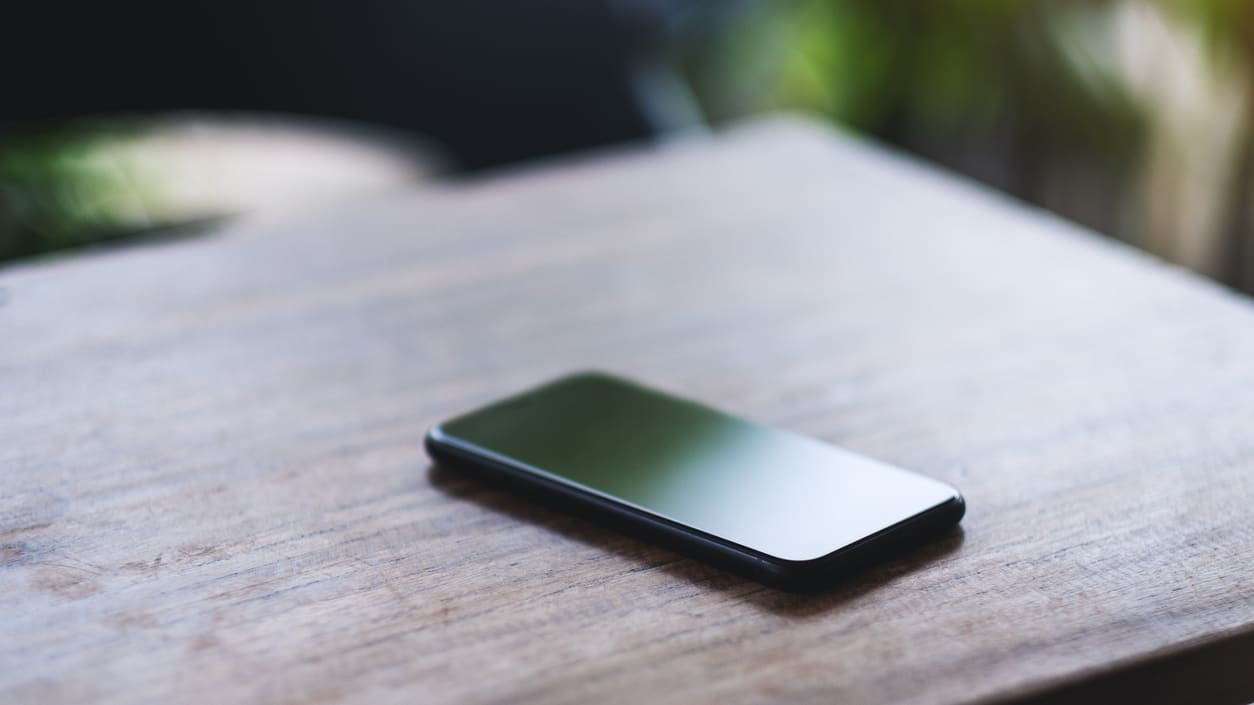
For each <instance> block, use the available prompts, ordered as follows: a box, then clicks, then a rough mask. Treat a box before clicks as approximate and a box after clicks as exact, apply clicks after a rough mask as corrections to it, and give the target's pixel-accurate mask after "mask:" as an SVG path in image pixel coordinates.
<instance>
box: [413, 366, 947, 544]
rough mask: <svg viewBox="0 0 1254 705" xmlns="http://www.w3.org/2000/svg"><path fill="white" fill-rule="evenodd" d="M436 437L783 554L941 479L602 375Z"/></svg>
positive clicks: (851, 538) (910, 501)
mask: <svg viewBox="0 0 1254 705" xmlns="http://www.w3.org/2000/svg"><path fill="white" fill-rule="evenodd" d="M435 433H437V434H438V435H439V436H440V438H441V439H442V440H444V441H446V442H452V443H456V444H457V445H460V446H466V447H470V448H472V449H473V450H474V452H476V453H478V454H481V455H484V456H487V457H495V458H496V459H498V460H500V461H503V462H507V463H509V464H510V465H512V466H515V467H522V468H523V469H524V470H525V471H527V472H531V473H535V474H538V475H542V476H544V477H547V478H548V479H550V480H556V481H558V482H560V483H563V484H566V485H571V486H574V487H576V488H579V489H582V490H585V491H587V492H591V493H594V494H597V495H601V496H602V497H605V498H609V499H612V500H616V501H619V502H623V503H626V504H629V505H631V506H633V507H634V508H636V509H638V510H642V511H645V512H647V513H650V514H653V515H656V516H659V517H663V518H665V519H668V520H670V521H673V522H677V523H679V524H682V525H685V526H688V527H691V528H694V529H697V530H699V531H703V532H706V533H708V534H713V535H715V536H717V537H721V538H722V539H725V540H727V541H731V542H733V543H736V544H739V545H741V546H745V547H748V548H750V549H753V550H755V551H758V552H761V553H765V554H767V555H769V556H773V557H775V558H779V559H783V560H789V561H809V560H814V559H817V558H820V557H822V556H826V555H828V554H830V553H832V552H834V551H836V550H838V549H840V548H842V547H844V546H846V545H849V544H852V543H854V542H856V541H858V540H860V539H863V538H866V537H868V536H871V535H872V534H875V533H876V532H879V531H881V530H883V529H886V528H888V527H890V526H892V525H894V524H897V523H898V522H902V521H904V520H906V519H909V518H911V517H913V516H915V515H917V514H920V513H922V512H925V511H927V510H928V509H931V508H933V507H936V506H938V505H941V504H944V503H946V502H950V501H952V500H953V499H954V498H955V497H956V496H957V494H958V493H957V491H956V490H955V489H954V488H953V487H950V486H949V485H946V484H944V483H942V482H938V481H936V480H932V479H929V478H926V477H923V476H921V475H917V474H914V473H911V472H908V471H905V470H902V469H900V468H896V467H893V466H891V465H887V464H885V463H881V462H878V461H875V460H872V459H870V458H866V457H863V456H860V455H857V454H855V453H852V452H849V451H845V450H842V449H840V448H837V447H835V446H831V445H828V444H826V443H823V442H820V441H817V440H814V439H812V438H808V437H805V436H802V435H798V434H795V433H790V432H788V431H783V430H779V429H774V428H770V427H767V426H763V425H760V424H756V423H752V422H749V421H746V420H743V419H739V418H736V417H734V416H730V415H728V414H725V413H722V412H719V411H716V410H714V409H710V408H707V407H704V406H701V405H699V404H696V403H694V402H690V401H686V400H683V399H679V398H676V397H672V396H670V395H667V394H664V393H662V392H658V391H654V390H651V389H647V388H645V387H641V386H638V385H636V384H633V383H630V382H627V381H625V380H621V379H617V378H614V377H611V376H608V375H602V374H582V375H577V376H574V377H567V378H565V379H562V380H558V381H557V382H554V383H551V384H549V385H546V386H543V387H540V388H538V389H536V390H533V391H531V392H527V393H525V394H522V395H519V396H517V397H513V398H510V399H506V400H505V401H502V402H499V403H497V404H494V405H492V406H489V407H486V408H483V409H480V410H478V411H475V412H471V413H469V414H466V415H465V416H461V417H458V418H456V419H453V420H452V421H449V422H447V423H445V424H443V425H442V426H441V427H440V428H439V429H437V430H436V431H435Z"/></svg>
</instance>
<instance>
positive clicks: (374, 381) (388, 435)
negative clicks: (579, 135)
mask: <svg viewBox="0 0 1254 705" xmlns="http://www.w3.org/2000/svg"><path fill="white" fill-rule="evenodd" d="M0 287H3V289H4V290H5V292H6V294H5V303H4V305H3V306H0V469H2V474H0V565H2V566H3V568H2V569H0V595H3V603H2V604H3V607H2V608H0V702H4V703H10V704H16V703H78V702H83V703H88V702H90V703H121V702H127V703H170V702H204V703H227V702H249V703H323V702H353V703H375V702H396V703H416V702H417V703H487V702H504V701H508V702H546V703H572V704H573V703H594V702H643V703H650V704H652V705H659V704H664V703H720V704H721V703H746V702H767V701H769V702H814V703H959V702H1002V701H1006V700H1013V699H1015V698H1039V699H1041V700H1043V701H1059V702H1064V701H1065V702H1077V701H1083V700H1084V699H1089V700H1098V699H1101V698H1105V697H1112V693H1118V694H1120V696H1128V697H1131V696H1133V695H1136V696H1137V697H1141V698H1143V701H1145V702H1154V701H1172V700H1175V699H1177V698H1183V697H1185V696H1187V697H1188V699H1189V700H1190V701H1191V702H1206V701H1208V700H1210V701H1213V702H1240V701H1241V700H1242V699H1246V700H1247V701H1248V700H1254V675H1251V669H1250V667H1249V666H1250V664H1251V663H1254V423H1252V422H1254V309H1252V308H1251V306H1250V304H1249V303H1248V302H1247V301H1246V300H1244V299H1241V298H1239V297H1237V296H1235V295H1232V294H1230V293H1228V292H1226V291H1224V290H1222V289H1220V288H1218V287H1217V286H1215V285H1212V284H1209V283H1206V282H1203V281H1200V280H1198V279H1196V278H1194V277H1192V276H1190V275H1188V274H1186V273H1183V272H1181V271H1177V270H1174V269H1171V268H1169V267H1166V266H1164V265H1162V264H1159V263H1158V262H1156V261H1154V260H1151V259H1149V258H1147V257H1145V256H1143V255H1140V254H1138V253H1136V252H1134V251H1132V250H1130V249H1128V248H1125V247H1121V246H1118V245H1115V244H1112V243H1110V242H1107V241H1105V240H1101V239H1099V238H1097V237H1095V236H1093V235H1091V234H1089V233H1086V232H1083V231H1080V230H1078V229H1077V228H1075V227H1073V226H1070V225H1067V224H1066V223H1063V222H1060V221H1058V220H1056V219H1054V218H1052V217H1050V216H1049V215H1046V214H1044V213H1040V212H1037V211H1033V210H1030V209H1027V208H1025V207H1023V206H1021V205H1019V204H1017V203H1014V202H1012V201H1010V200H1007V199H1006V198H1003V197H1001V196H998V195H996V194H993V193H990V192H987V191H984V190H982V189H980V188H977V187H973V186H971V185H969V184H966V183H963V182H961V181H960V180H958V179H956V178H955V177H953V176H951V175H947V174H943V173H938V172H936V171H933V170H929V169H927V168H924V167H921V166H920V165H918V164H915V163H913V162H911V161H909V160H907V159H904V158H902V157H900V156H896V155H893V154H890V153H886V152H885V151H884V150H882V149H879V148H877V147H874V146H870V145H867V144H865V143H859V142H857V141H854V140H852V139H851V138H849V137H846V136H842V135H838V134H834V133H832V132H829V131H827V130H826V129H824V128H821V127H818V126H814V125H811V124H808V123H805V122H802V121H798V120H773V121H766V122H761V123H757V124H752V125H749V126H745V127H742V128H739V129H735V130H731V131H730V132H728V133H724V134H721V135H718V136H715V137H711V138H708V139H707V138H697V139H693V140H689V141H685V142H681V143H679V144H674V145H669V146H666V147H657V148H653V149H637V150H623V151H621V152H620V153H618V154H610V155H602V156H598V157H592V158H583V159H578V160H574V161H569V162H567V163H564V164H555V165H551V166H542V167H539V168H531V169H522V170H514V171H511V172H505V173H501V174H498V175H495V176H492V177H490V178H486V179H483V180H479V181H474V182H469V183H460V184H455V185H448V186H442V187H437V188H434V189H428V190H423V191H416V192H414V193H410V194H405V195H401V196H399V197H395V198H387V199H380V200H378V201H377V202H372V203H365V204H361V205H360V206H359V207H356V208H354V209H352V210H348V211H337V212H335V213H334V214H332V215H320V216H317V217H316V218H311V219H309V220H308V221H307V222H302V223H300V224H292V223H287V224H270V225H245V226H239V227H236V228H233V229H228V230H225V231H223V232H217V233H213V234H211V235H209V236H206V237H203V238H198V239H193V240H184V241H181V242H177V243H171V244H162V245H150V246H144V247H136V248H130V249H126V250H122V251H117V252H111V253H105V254H101V255H96V256H81V257H71V258H64V259H58V260H53V261H48V262H46V263H32V264H29V265H25V266H18V267H10V268H9V269H7V270H4V271H0ZM577 368H603V369H609V370H613V371H616V372H619V373H623V374H626V375H628V376H631V377H635V378H637V379H639V380H642V381H645V382H648V383H651V384H654V385H658V386H661V387H663V388H666V389H669V390H672V391H674V392H677V393H680V394H683V395H687V396H692V397H695V398H698V399H701V400H704V401H706V402H708V403H711V404H713V405H716V406H718V407H722V408H726V409H729V410H731V411H734V412H738V413H741V414H744V415H746V416H749V417H751V418H756V419H758V420H761V421H764V422H768V423H772V424H777V425H779V426H783V427H786V428H790V429H794V430H797V431H801V432H804V433H808V434H812V435H814V436H817V437H820V438H824V439H827V440H830V441H832V442H835V443H838V444H841V445H844V446H847V447H850V448H853V449H855V450H858V451H861V452H863V453H866V454H869V455H871V456H874V457H878V458H882V459H885V460H888V461H891V462H893V463H897V464H900V465H902V466H905V467H909V468H913V469H916V470H918V471H921V472H923V473H926V474H929V475H932V476H935V477H937V478H940V479H942V480H945V481H947V482H951V483H954V484H955V485H957V486H959V487H960V488H962V490H963V491H964V493H965V494H966V497H967V500H968V502H969V513H968V514H967V517H966V519H965V520H964V522H963V526H964V531H963V532H961V533H959V534H956V535H954V536H951V537H949V538H948V539H946V540H943V541H941V542H939V543H936V544H934V545H932V546H930V547H928V548H926V549H923V550H920V551H918V552H915V553H912V554H910V555H909V556H906V557H905V558H903V559H901V560H898V561H895V562H892V563H890V564H887V565H883V566H881V567H879V568H877V569H875V570H872V571H870V572H868V573H865V574H860V575H854V576H851V577H850V578H849V579H848V580H847V581H846V582H844V583H842V584H841V585H840V586H839V587H837V588H836V589H834V590H833V591H831V592H829V593H826V594H821V595H792V594H786V593H780V592H776V591H773V590H770V589H768V588H763V587H761V586H759V585H757V584H755V583H751V582H746V581H744V580H742V579H740V578H737V577H734V576H732V575H729V574H726V573H723V572H720V571H718V570H715V569H712V568H707V567H705V566H703V565H701V564H699V563H696V562H693V561H690V560H685V559H680V558H678V557H676V556H675V555H673V554H671V553H669V552H667V551H665V550H662V549H659V548H654V547H652V546H650V545H646V544H643V543H640V542H638V541H635V540H632V539H629V538H624V537H621V536H619V535H617V534H615V533H613V532H610V531H606V530H603V529H600V528H597V527H595V526H592V525H590V524H588V523H586V522H584V521H582V520H578V519H572V518H568V517H566V516H563V515H560V514H558V513H555V512H552V511H550V510H547V509H544V508H541V507H537V506H534V505H532V504H530V503H527V502H524V501H520V500H516V499H514V498H512V497H510V496H508V495H506V494H504V493H502V492H500V491H496V490H493V489H487V488H483V487H480V486H478V485H476V484H473V483H470V482H467V481H465V480H463V479H460V478H458V477H454V476H450V474H449V473H442V472H440V471H438V470H433V469H431V468H430V465H429V462H428V461H427V458H426V456H425V455H424V453H423V450H422V444H421V440H422V435H423V432H424V431H425V429H426V428H427V427H428V426H429V425H430V424H432V423H434V422H436V421H437V420H439V419H441V418H442V417H445V416H446V415H449V414H452V413H454V412H457V411H461V410H463V409H466V408H468V407H470V406H473V405H476V404H478V403H480V402H483V401H486V400H488V399H491V398H493V397H496V396H498V395H501V394H503V393H506V392H510V391H513V390H517V389H520V388H522V387H524V386H526V385H529V384H531V383H534V382H538V381H540V380H543V379H545V378H547V377H550V376H554V375H557V374H559V373H562V372H565V371H568V370H572V369H577ZM1112 699H1113V697H1112Z"/></svg>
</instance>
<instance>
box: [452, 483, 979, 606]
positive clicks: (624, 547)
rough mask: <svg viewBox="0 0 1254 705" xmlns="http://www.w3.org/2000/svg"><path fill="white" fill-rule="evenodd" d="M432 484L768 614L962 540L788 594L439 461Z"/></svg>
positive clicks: (833, 594) (912, 563)
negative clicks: (452, 469)
mask: <svg viewBox="0 0 1254 705" xmlns="http://www.w3.org/2000/svg"><path fill="white" fill-rule="evenodd" d="M427 477H428V479H429V480H430V482H431V485H432V486H433V487H435V488H436V489H437V490H439V491H441V492H443V493H444V494H446V495H449V496H451V497H454V498H456V499H463V500H468V501H472V502H475V503H476V504H478V505H480V506H482V507H486V508H487V509H489V510H491V511H494V512H497V513H499V514H504V515H506V516H508V517H510V518H511V519H514V520H517V521H523V522H527V523H530V524H533V525H537V526H541V527H544V528H545V529H548V530H550V531H555V532H558V533H560V534H562V535H563V536H566V537H569V538H572V539H575V540H576V541H580V542H581V543H584V544H587V545H589V546H594V547H596V548H597V549H599V550H602V551H606V552H608V553H612V554H614V555H617V556H622V557H624V558H628V559H630V560H632V561H635V562H638V563H640V564H642V569H645V570H649V569H656V570H662V571H665V572H666V573H668V574H670V575H673V576H674V577H676V578H679V579H682V580H685V581H688V582H691V583H694V584H698V585H703V586H705V587H707V588H709V589H711V590H714V591H717V592H721V593H725V594H728V595H731V596H734V597H739V598H741V599H743V600H745V601H747V602H749V603H751V604H754V605H756V606H757V607H759V608H761V609H764V610H768V611H770V612H773V613H776V614H780V615H785V616H791V617H808V616H811V615H816V614H821V613H824V612H827V611H829V610H832V609H836V608H838V607H840V606H841V605H842V604H844V603H846V602H848V601H851V600H853V599H856V598H858V597H860V596H862V595H864V594H866V593H868V592H870V591H872V590H875V589H877V588H880V587H882V586H884V585H887V584H889V583H891V582H892V581H893V580H895V579H897V578H898V577H900V576H902V575H905V574H907V573H910V572H912V571H915V570H918V569H920V568H922V567H924V566H927V565H929V564H931V563H933V562H935V561H937V560H940V559H941V558H944V557H945V556H948V555H950V554H952V553H954V552H955V551H957V550H958V549H959V548H960V547H961V546H962V542H963V537H964V532H963V530H962V528H961V527H955V528H954V529H953V530H952V531H950V532H948V533H946V534H945V535H944V536H942V537H940V538H938V539H937V540H935V541H932V542H930V543H927V544H925V545H921V546H918V547H914V548H912V549H908V550H900V551H897V552H896V553H894V554H891V556H890V557H888V558H886V559H884V560H882V561H879V562H877V563H875V564H873V565H869V566H866V567H865V568H863V569H861V570H857V571H853V572H851V573H850V574H849V575H848V576H847V577H843V578H840V579H838V580H837V581H836V582H834V583H832V584H831V585H829V586H828V587H827V588H825V589H823V590H820V591H811V592H788V591H784V590H779V589H776V588H773V587H769V586H766V585H763V584H761V583H758V582H755V581H753V580H751V579H749V578H746V577H742V576H740V575H738V574H736V573H733V572H730V571H727V570H723V569H721V568H717V567H714V566H711V565H707V564H706V563H703V562H701V561H698V560H695V559H692V558H688V557H686V556H684V555H682V554H680V553H677V552H675V551H673V550H671V549H669V548H665V547H662V546H657V545H654V544H650V543H646V542H644V541H641V540H638V539H635V538H632V537H630V536H628V535H626V534H623V533H620V532H618V531H615V530H613V529H612V528H607V527H606V526H603V525H602V524H601V523H599V522H597V521H595V520H594V519H593V518H592V517H589V516H581V515H576V514H572V513H570V512H569V511H563V510H558V509H556V508H554V507H553V506H551V505H550V504H549V502H547V501H545V499H544V498H543V497H532V496H527V497H523V496H516V495H514V494H511V493H509V492H506V491H505V490H502V489H500V488H497V487H495V486H493V485H489V484H486V483H483V482H480V481H477V480H475V479H473V478H468V477H464V476H462V475H459V474H457V473H455V472H453V471H450V470H447V469H444V468H442V467H440V466H438V465H432V466H430V467H429V469H428V471H427Z"/></svg>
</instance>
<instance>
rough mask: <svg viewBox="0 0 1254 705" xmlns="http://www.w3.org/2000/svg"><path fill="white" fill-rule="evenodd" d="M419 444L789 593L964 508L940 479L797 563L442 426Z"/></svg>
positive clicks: (455, 466)
mask: <svg viewBox="0 0 1254 705" xmlns="http://www.w3.org/2000/svg"><path fill="white" fill-rule="evenodd" d="M424 446H425V448H426V451H427V454H428V455H429V456H430V457H431V459H432V460H433V461H435V463H436V464H437V465H441V466H443V467H446V468H448V469H452V470H458V471H462V472H464V473H466V474H467V475H471V476H475V477H478V478H482V479H484V480H487V481H496V482H499V483H502V484H506V485H509V486H511V487H513V488H515V489H519V490H522V491H523V494H525V495H527V496H528V497H529V498H531V499H534V500H538V501H541V502H542V503H545V504H549V505H553V504H556V505H559V508H560V509H562V510H565V511H568V512H571V513H574V514H576V515H578V516H581V517H583V518H585V519H588V520H589V521H591V522H592V523H594V524H598V525H602V526H609V527H611V528H614V529H616V530H619V531H622V532H623V533H626V534H628V535H633V536H636V537H637V538H641V539H643V540H646V541H650V542H652V543H655V544H658V545H662V546H665V547H666V548H669V549H671V550H674V551H676V552H678V553H681V554H683V555H685V556H689V557H692V558H696V559H698V560H702V561H704V562H706V563H710V564H712V565H715V566H717V567H719V568H723V569H725V570H729V571H732V572H735V573H737V574H739V575H742V576H745V577H748V578H751V579H753V580H756V581H758V582H761V583H764V584H766V585H770V586H771V587H775V588H780V589H784V590H790V591H812V590H816V589H819V588H823V587H827V586H830V585H832V584H834V583H836V582H838V581H839V580H840V579H842V578H844V577H846V576H845V575H844V574H843V573H844V571H851V570H855V569H858V568H861V567H865V566H867V565H870V564H873V563H878V562H880V561H882V560H886V559H888V558H891V557H892V556H893V555H895V554H896V553H897V552H900V551H903V550H906V549H908V548H911V547H914V546H918V545H921V544H923V543H925V542H926V540H927V539H928V538H939V537H940V535H941V534H942V533H943V532H944V531H945V530H946V529H947V528H950V529H951V528H952V527H954V526H956V525H957V524H958V522H959V521H961V520H962V517H963V516H964V515H965V514H966V501H965V499H964V498H963V496H962V493H961V492H959V491H958V490H957V488H954V487H953V486H952V485H947V486H948V487H949V488H950V489H951V490H953V492H954V494H953V496H951V497H950V498H949V499H948V500H946V501H944V502H941V503H939V504H937V505H934V506H932V507H930V508H928V509H924V510H923V511H921V512H918V513H917V514H914V515H912V516H909V517H906V518H905V519H903V520H901V521H899V522H897V523H896V524H892V525H890V526H887V527H884V528H883V529H881V530H879V531H877V532H875V533H873V534H870V535H868V536H865V537H863V538H861V539H858V540H857V541H854V542H853V543H850V544H846V545H844V546H841V547H840V548H837V549H836V550H834V551H832V552H831V553H828V554H825V555H823V556H820V557H818V558H814V559H810V560H804V561H796V560H789V559H785V558H779V557H776V556H771V555H769V554H766V553H762V552H760V551H756V550H754V549H752V548H749V547H747V546H742V545H740V544H737V543H734V542H731V541H728V540H726V539H723V538H721V537H718V536H715V535H713V534H709V533H707V532H704V531H701V530H700V529H696V528H694V527H691V526H688V525H686V524H681V523H679V522H677V521H673V520H670V519H667V518H665V517H661V516H658V515H656V514H652V513H649V512H647V511H644V510H641V509H638V508H637V507H634V506H632V505H630V504H628V503H625V502H622V501H620V500H616V499H614V498H610V497H603V496H601V495H598V494H594V493H592V492H589V491H586V490H584V489H582V488H580V487H578V486H575V485H571V484H566V483H562V482H560V481H558V480H555V479H552V478H549V477H546V476H544V475H541V474H538V473H536V472H534V471H533V470H531V469H530V468H528V467H524V466H520V465H513V464H510V463H509V462H508V459H507V458H503V457H500V456H496V455H495V454H492V453H490V452H489V451H484V450H483V449H478V448H477V447H476V446H474V445H473V444H470V443H465V442H463V441H459V440H454V439H452V438H451V437H450V436H448V435H446V434H444V432H443V430H442V428H441V426H435V427H433V428H432V429H430V430H429V431H428V432H427V434H426V436H425V438H424Z"/></svg>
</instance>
